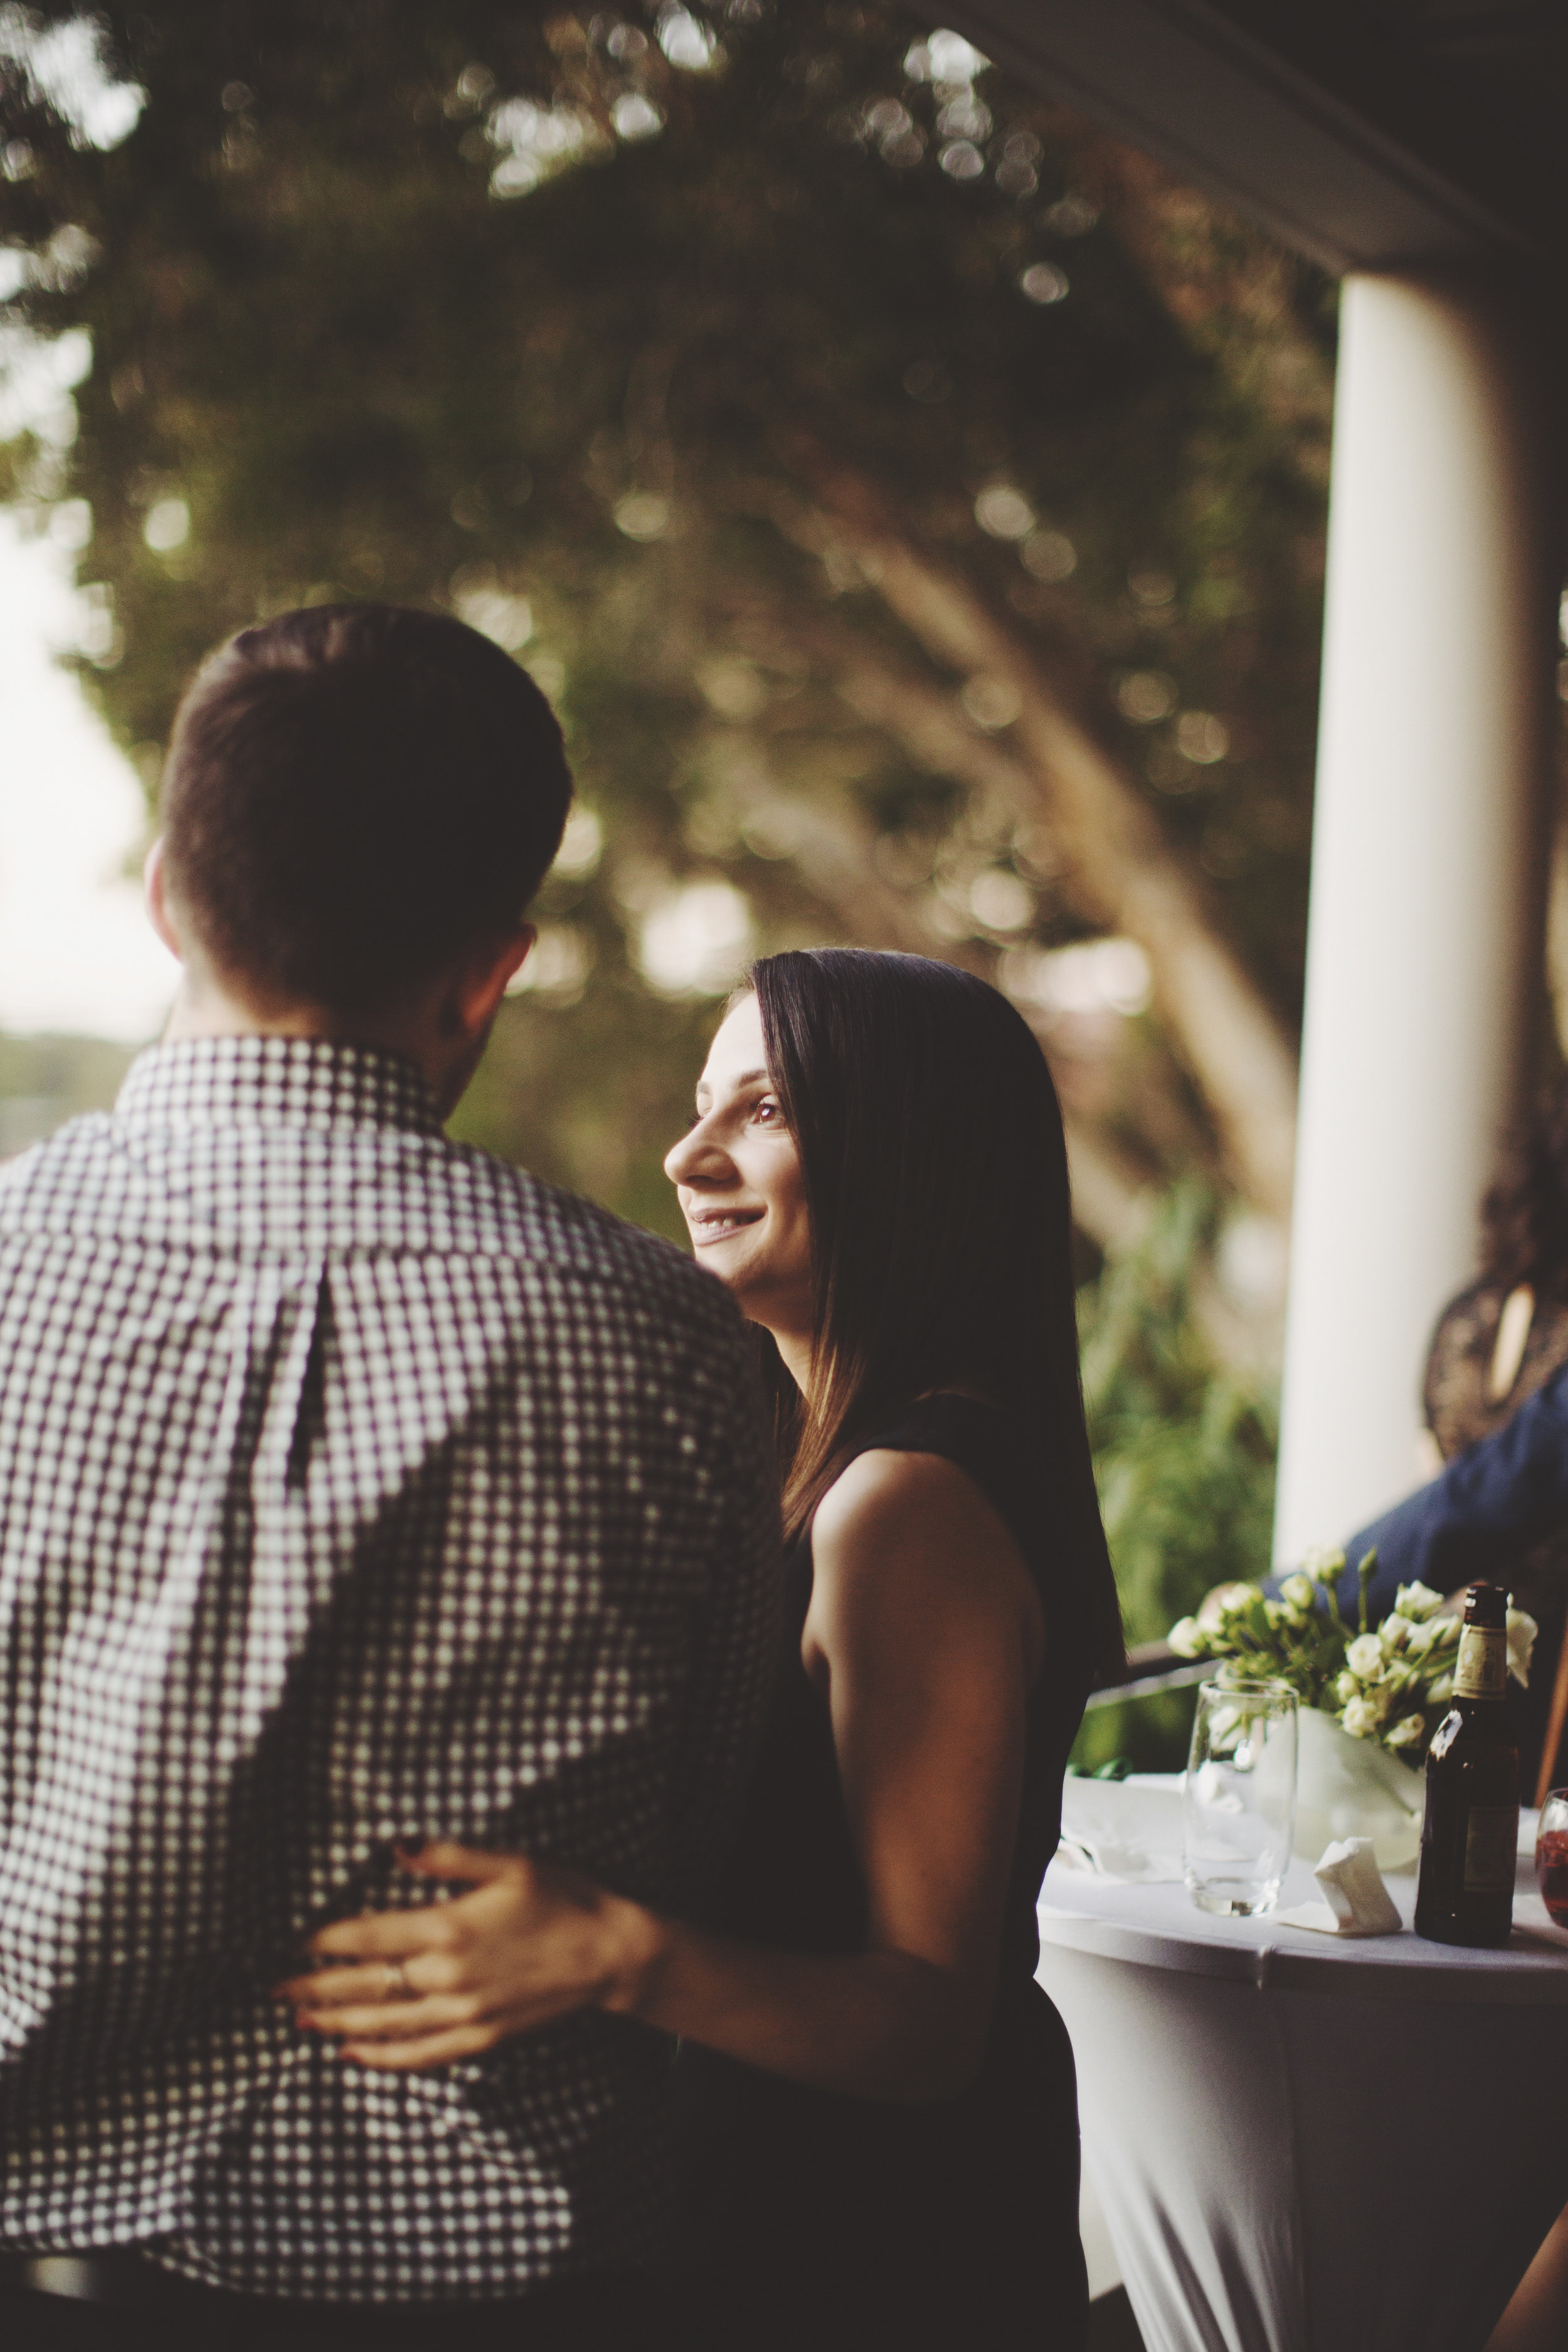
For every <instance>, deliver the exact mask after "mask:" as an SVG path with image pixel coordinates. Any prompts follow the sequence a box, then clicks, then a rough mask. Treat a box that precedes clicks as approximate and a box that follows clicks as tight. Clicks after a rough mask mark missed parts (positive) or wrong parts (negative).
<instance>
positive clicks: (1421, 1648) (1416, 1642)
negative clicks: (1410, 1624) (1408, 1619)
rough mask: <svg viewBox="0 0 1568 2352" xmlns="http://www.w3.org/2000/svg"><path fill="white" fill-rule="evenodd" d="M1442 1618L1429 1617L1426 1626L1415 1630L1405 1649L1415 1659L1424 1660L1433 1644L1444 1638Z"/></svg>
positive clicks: (1418, 1626)
mask: <svg viewBox="0 0 1568 2352" xmlns="http://www.w3.org/2000/svg"><path fill="white" fill-rule="evenodd" d="M1442 1633H1443V1620H1442V1618H1441V1617H1428V1618H1427V1619H1426V1622H1425V1623H1424V1624H1420V1625H1417V1626H1415V1628H1414V1629H1413V1631H1412V1633H1411V1635H1410V1639H1409V1641H1408V1643H1406V1644H1405V1647H1406V1648H1407V1650H1408V1651H1409V1653H1410V1655H1411V1656H1412V1657H1413V1658H1424V1657H1425V1656H1426V1653H1427V1651H1428V1650H1429V1649H1431V1647H1432V1645H1433V1643H1435V1642H1437V1641H1439V1640H1440V1639H1441V1638H1442Z"/></svg>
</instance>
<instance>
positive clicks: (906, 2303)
mask: <svg viewBox="0 0 1568 2352" xmlns="http://www.w3.org/2000/svg"><path fill="white" fill-rule="evenodd" d="M666 1167H667V1171H668V1174H669V1176H670V1177H671V1179H672V1180H673V1181H674V1182H675V1184H676V1187H677V1190H678V1192H679V1198H680V1202H681V1207H682V1209H683V1211H684V1213H685V1215H686V1220H687V1223H688V1226H689V1231H690V1234H691V1237H692V1242H693V1245H694V1247H695V1249H696V1251H697V1253H698V1255H699V1257H700V1261H701V1263H702V1264H704V1265H708V1266H710V1268H711V1269H712V1271H713V1272H714V1273H715V1274H716V1275H717V1276H718V1277H719V1278H720V1280H721V1281H722V1282H723V1283H724V1284H725V1285H726V1286H728V1288H729V1289H730V1290H731V1292H732V1293H733V1294H734V1296H735V1297H736V1298H737V1300H738V1301H739V1303H740V1305H741V1307H742V1311H743V1312H744V1313H745V1315H746V1316H747V1317H748V1318H749V1319H750V1320H751V1321H752V1322H753V1323H755V1324H756V1325H757V1326H758V1327H759V1331H760V1333H761V1334H762V1335H763V1336H762V1339H761V1347H762V1354H763V1370H764V1377H765V1378H766V1380H767V1381H768V1384H769V1386H770V1389H771V1391H772V1393H773V1404H774V1411H775V1417H776V1426H777V1432H778V1441H779V1449H780V1457H781V1465H782V1467H783V1471H784V1517H785V1530H786V1536H787V1538H788V1549H787V1552H786V1559H785V1637H786V1638H785V1650H784V1658H783V1660H782V1664H781V1673H780V1679H779V1686H778V1691H777V1695H776V1700H775V1706H774V1711H773V1719H772V1722H771V1725H770V1727H769V1730H768V1734H767V1738H766V1740H765V1743H764V1747H763V1753H762V1756H761V1758H760V1759H759V1763H758V1768H757V1772H756V1776H755V1780H754V1783H753V1786H752V1794H751V1799H750V1802H749V1806H748V1811H747V1816H746V1820H745V1822H744V1824H743V1826H742V1832H741V1834H740V1837H739V1839H738V1841H737V1844H736V1847H735V1851H734V1853H733V1856H732V1860H731V1865H730V1868H729V1870H728V1873H727V1874H726V1878H725V1882H724V1884H723V1885H722V1886H721V1889H720V1890H719V1893H718V1897H717V1899H716V1901H715V1903H714V1905H713V1906H712V1908H711V1911H710V1915H709V1916H707V1917H705V1919H704V1920H703V1921H702V1923H701V1924H700V1925H692V1924H688V1923H683V1922H678V1921H674V1920H669V1919H666V1918H660V1917H657V1916H654V1915H652V1914H651V1913H649V1912H648V1911H647V1910H646V1909H645V1908H643V1907H642V1906H639V1905H637V1904H635V1903H631V1902H628V1901H626V1900H624V1899H623V1898H621V1897H619V1896H617V1895H613V1894H611V1893H608V1892H606V1891H605V1890H604V1889H602V1888H599V1887H597V1886H594V1885H590V1884H588V1883H587V1882H586V1881H584V1880H583V1879H581V1878H579V1877H577V1876H575V1875H574V1874H571V1873H568V1872H565V1871H563V1870H560V1869H558V1868H556V1867H554V1866H552V1865H547V1864H533V1863H531V1862H529V1861H527V1860H526V1859H524V1858H523V1857H521V1856H516V1855H497V1854H485V1853H475V1852H472V1851H470V1850H468V1849H467V1848H461V1847H457V1846H453V1845H450V1844H436V1845H433V1846H430V1847H427V1848H426V1849H425V1850H424V1851H423V1852H422V1853H419V1854H418V1855H417V1856H416V1857H410V1866H411V1867H414V1868H416V1869H418V1870H419V1871H421V1872H423V1873H426V1874H429V1875H431V1876H433V1877H436V1878H438V1879H441V1880H444V1881H448V1882H451V1881H463V1882H467V1883H468V1884H469V1885H472V1886H473V1889H474V1891H473V1892H471V1893H469V1894H467V1895H460V1896H458V1898H457V1899H456V1900H455V1901H453V1902H451V1903H448V1904H446V1905H444V1906H440V1908H439V1909H438V1910H437V1911H436V1912H423V1913H421V1912H413V1913H401V1914H397V1915H384V1916H382V1917H380V1918H378V1919H374V1920H368V1921H363V1920H362V1921H349V1922H345V1923H343V1924H342V1925H341V1926H339V1927H331V1928H328V1929H326V1930H324V1931H323V1932H322V1934H321V1936H320V1937H318V1938H317V1939H316V1943H315V1947H314V1948H315V1949H316V1951H317V1952H318V1953H319V1954H320V1955H321V1956H322V1957H324V1958H333V1959H337V1960H350V1961H353V1960H359V1961H362V1962H365V1963H367V1964H368V1965H365V1966H363V1967H362V1968H353V1967H350V1968H347V1969H342V1972H341V1973H340V1972H338V1971H334V1972H333V1973H332V1974H331V1976H330V1977H328V1978H326V1979H322V1978H321V1977H315V1978H307V1979H300V1980H298V1981H297V1982H296V1983H295V1984H294V1985H292V1986H290V1987H289V1988H287V1989H286V1990H288V1992H289V1995H290V1996H291V1997H292V1998H294V1999H296V2000H298V2001H299V2002H300V2004H301V2015H302V2018H303V2020H304V2021H308V2022H310V2023H313V2024H315V2025H316V2026H318V2027H319V2028H321V2030H323V2031H326V2032H333V2033H336V2034H337V2035H339V2036H340V2037H341V2038H342V2042H343V2045H344V2052H345V2054H346V2055H347V2056H348V2057H349V2058H351V2059H353V2060H355V2061H357V2062H358V2063H362V2064H364V2065H369V2066H378V2067H391V2068H405V2067H417V2066H426V2065H435V2064H441V2063H447V2062H448V2061H450V2060H452V2059H455V2058H460V2057H468V2056H471V2055H473V2054H474V2053H478V2052H480V2051H483V2050H484V2049H487V2048H489V2047H490V2046H491V2045H492V2044H493V2043H494V2042H497V2041H498V2040H500V2038H502V2037H503V2036H504V2035H507V2034H509V2033H515V2032H526V2031H528V2030H529V2029H530V2028H531V2027H534V2026H538V2025H540V2024H542V2023H544V2022H546V2021H549V2020H551V2019H553V2018H556V2017H559V2016H561V2015H562V2014H563V2013H564V2012H566V2011H571V2010H573V2009H575V2008H580V2007H583V2006H586V2005H590V2004H593V2005H596V2006H598V2007H600V2008H603V2009H608V2010H613V2011H619V2012H621V2013H623V2014H625V2015H627V2016H630V2017H635V2018H639V2019H641V2020H643V2021H646V2022H647V2023H648V2024H650V2025H653V2026H657V2027H659V2028H662V2029H663V2030H665V2031H666V2032H671V2033H674V2034H677V2035H679V2037H680V2049H679V2061H678V2065H677V2082H678V2089H679V2101H680V2115H681V2128H682V2148H683V2160H684V2200H685V2203H684V2225H683V2255H684V2267H683V2271H682V2274H681V2275H682V2282H683V2284H681V2286H680V2288H679V2290H678V2293H679V2298H680V2300H681V2302H682V2304H683V2314H682V2316H683V2337H684V2340H685V2341H687V2342H689V2343H694V2344H695V2343H699V2342H703V2343H706V2342H711V2343H713V2344H714V2345H719V2344H723V2345H726V2346H734V2347H748V2352H750V2347H763V2346H768V2345H773V2344H783V2343H784V2342H791V2343H796V2342H798V2341H800V2340H801V2339H802V2338H803V2337H807V2336H808V2337H809V2340H810V2341H811V2342H812V2343H813V2344H814V2345H837V2344H843V2345H846V2346H848V2345H850V2344H853V2345H855V2346H857V2347H865V2352H871V2347H880V2346H883V2345H886V2346H889V2347H892V2346H894V2345H897V2346H900V2347H908V2346H911V2345H912V2346H927V2345H930V2346H937V2345H943V2346H946V2345H953V2346H956V2345H959V2344H961V2343H962V2344H975V2345H983V2346H984V2347H986V2352H1012V2347H1025V2346H1029V2347H1042V2346H1050V2347H1071V2346H1076V2345H1079V2344H1081V2342H1082V2340H1083V2330H1084V2324H1085V2312H1086V2302H1085V2288H1084V2274H1083V2263H1082V2256H1081V2252H1080V2250H1079V2242H1078V2216H1077V2206H1078V2126H1077V2106H1076V2093H1075V2088H1074V2077H1073V2064H1072V2054H1071V2051H1070V2048H1069V2046H1068V2040H1067V2035H1066V2032H1065V2030H1064V2028H1063V2026H1062V2024H1061V2021H1060V2019H1059V2018H1058V2015H1057V2013H1056V2011H1055V2010H1054V2009H1053V2008H1052V2006H1051V2004H1050V2002H1049V2001H1048V2000H1047V1998H1046V1996H1045V1994H1044V1993H1043V1992H1042V1991H1041V1990H1039V1988H1038V1987H1037V1985H1036V1984H1035V1982H1034V1970H1035V1967H1036V1963H1037V1957H1038V1952H1037V1936H1036V1927H1035V1917H1034V1906H1035V1902H1036V1899H1037V1894H1038V1889H1039V1885H1040V1880H1041V1877H1042V1876H1043V1874H1044V1872H1045V1868H1046V1864H1047V1862H1048V1861H1049V1859H1050V1856H1051V1854H1052V1853H1053V1852H1054V1851H1055V1848H1056V1843H1057V1839H1058V1830H1059V1822H1060V1810H1061V1783H1062V1775H1063V1771H1064V1769H1065V1766H1066V1762H1067V1757H1068V1749H1069V1748H1070V1746H1071V1743H1072V1739H1073V1737H1074V1734H1075V1732H1076V1730H1077V1727H1078V1724H1079V1717H1080V1716H1081V1713H1082V1708H1083V1702H1084V1698H1085V1696H1086V1695H1087V1693H1088V1690H1089V1687H1090V1685H1091V1682H1092V1680H1093V1678H1094V1676H1095V1674H1096V1672H1097V1670H1103V1669H1105V1668H1107V1667H1110V1666H1111V1665H1112V1664H1114V1662H1115V1661H1116V1659H1117V1658H1118V1656H1119V1655H1120V1652H1121V1624H1120V1617H1119V1613H1118V1609H1117V1601H1116V1593H1115V1588H1114V1584H1113V1581H1112V1579H1111V1574H1110V1562H1109V1559H1108V1558H1107V1555H1106V1550H1105V1542H1104V1537H1103V1534H1102V1532H1101V1529H1100V1516H1099V1509H1098V1506H1097V1503H1096V1498H1095V1492H1094V1484H1093V1479H1092V1475H1091V1472H1090V1466H1089V1446H1088V1441H1087V1438H1086V1435H1085V1431H1084V1423H1083V1410H1082V1403H1081V1399H1080V1395H1079V1378H1078V1355H1077V1339H1076V1330H1075V1326H1074V1319H1073V1292H1072V1282H1071V1258H1070V1222H1069V1212H1068V1181H1067V1165H1066V1155H1065V1150H1064V1147H1063V1141H1062V1131H1061V1120H1060V1115H1059V1112H1058V1107H1057V1101H1056V1096H1055V1092H1054V1090H1053V1088H1052V1086H1051V1081H1050V1077H1049V1074H1048V1072H1047V1068H1046V1066H1045V1062H1044V1060H1043V1058H1042V1056H1041V1055H1040V1051H1039V1048H1038V1046H1037V1044H1036V1042H1035V1040H1034V1038H1033V1037H1032V1036H1031V1034H1030V1033H1029V1031H1028V1030H1027V1028H1026V1026H1025V1024H1024V1023H1023V1022H1022V1021H1021V1020H1020V1018H1019V1016H1018V1015H1017V1013H1016V1012H1015V1011H1014V1010H1013V1008H1012V1007H1011V1006H1010V1005H1009V1004H1008V1003H1006V1002H1005V999H1004V998H1002V997H1001V996H999V995H998V994H997V993H996V992H995V991H994V990H993V989H990V988H988V987H986V986H985V985H984V982H981V981H978V980H976V979H974V978H973V977H972V976H970V975H969V974H967V973H965V972H963V971H957V970H955V969H953V968H952V967H951V966H948V965H943V964H937V963H931V962H927V961H922V960H920V959H917V958H914V957H905V956H885V955H870V954H865V953H860V952H856V951H851V950H822V951H818V952H815V953H810V954H789V955H783V956H774V957H770V958H768V959H766V960H765V961H763V962H761V963H759V964H758V965H757V966H756V968H755V971H754V972H753V974H752V982H751V985H750V988H749V989H748V990H747V992H745V993H744V994H742V997H741V998H740V999H739V1001H738V1002H737V1003H735V1004H734V1006H733V1008H732V1009H731V1012H730V1013H729V1014H728V1016H727V1018H726V1019H725V1021H724V1022H723V1024H722V1025H721V1028H720V1030H719V1032H718V1034H717V1035H716V1037H715V1038H714V1041H713V1045H712V1049H711V1051H710V1055H709V1058H708V1063H707V1066H706V1068H705V1069H704V1071H703V1074H702V1077H701V1080H700V1085H699V1087H698V1092H697V1115H696V1118H695V1119H694V1120H693V1122H692V1125H691V1128H690V1129H689V1132H688V1134H687V1135H686V1136H685V1137H684V1138H683V1139H682V1140H681V1141H680V1142H679V1143H678V1144H677V1145H676V1146H675V1148H674V1150H672V1151H671V1152H670V1154H669V1158H668V1161H667V1163H666ZM388 1960H391V1961H393V1962H395V1964H396V1966H397V1969H398V1972H399V1975H400V1978H401V1980H402V1982H403V1984H404V1985H405V1987H406V1989H407V1992H408V1994H409V1996H410V1998H408V1999H406V2000H401V2001H388V2000H386V1999H385V1989H386V1982H387V1973H388V1972H387V1968H386V1962H387V1961H388ZM329 1992H330V2000H331V2006H327V2005H326V2004H327V2001H328V1999H329Z"/></svg>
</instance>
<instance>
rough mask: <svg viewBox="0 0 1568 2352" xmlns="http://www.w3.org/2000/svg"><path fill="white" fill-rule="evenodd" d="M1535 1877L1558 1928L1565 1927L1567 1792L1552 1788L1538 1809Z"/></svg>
mask: <svg viewBox="0 0 1568 2352" xmlns="http://www.w3.org/2000/svg"><path fill="white" fill-rule="evenodd" d="M1535 1876H1536V1883H1537V1884H1538V1885H1539V1886H1540V1888H1541V1899H1542V1902H1543V1903H1544V1904H1545V1906H1546V1907H1547V1909H1548V1911H1550V1912H1551V1914H1552V1917H1553V1918H1554V1919H1555V1920H1556V1922H1557V1925H1558V1926H1559V1927H1568V1789H1553V1790H1552V1791H1551V1792H1550V1794H1549V1795H1548V1797H1547V1800H1546V1802H1545V1803H1544V1804H1543V1805H1542V1808H1541V1826H1540V1828H1539V1829H1538V1830H1537V1831H1536V1832H1535Z"/></svg>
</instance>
